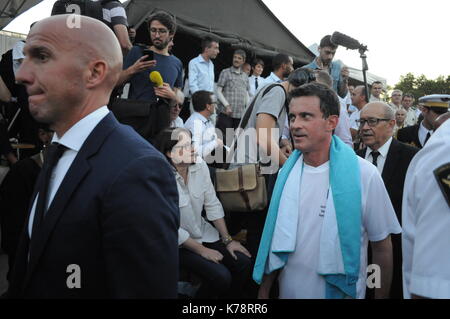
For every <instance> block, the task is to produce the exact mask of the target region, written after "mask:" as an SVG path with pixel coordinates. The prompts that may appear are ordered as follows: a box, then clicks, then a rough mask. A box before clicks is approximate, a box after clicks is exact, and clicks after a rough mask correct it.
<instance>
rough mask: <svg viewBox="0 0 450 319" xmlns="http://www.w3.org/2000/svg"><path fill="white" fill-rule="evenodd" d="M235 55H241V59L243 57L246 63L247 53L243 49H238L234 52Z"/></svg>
mask: <svg viewBox="0 0 450 319" xmlns="http://www.w3.org/2000/svg"><path fill="white" fill-rule="evenodd" d="M234 54H237V55H240V56H241V57H243V58H244V61H245V58H246V57H247V53H245V51H244V50H242V49H237V50H236V51H234V53H233V55H234Z"/></svg>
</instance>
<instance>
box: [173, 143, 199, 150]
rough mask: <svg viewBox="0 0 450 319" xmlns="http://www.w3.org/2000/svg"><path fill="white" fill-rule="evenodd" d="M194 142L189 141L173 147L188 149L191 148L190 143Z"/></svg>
mask: <svg viewBox="0 0 450 319" xmlns="http://www.w3.org/2000/svg"><path fill="white" fill-rule="evenodd" d="M193 144H194V142H192V141H191V142H190V143H188V144H184V145H175V146H174V147H173V148H174V149H176V148H181V149H183V150H185V151H188V150H190V149H191V148H192V145H193Z"/></svg>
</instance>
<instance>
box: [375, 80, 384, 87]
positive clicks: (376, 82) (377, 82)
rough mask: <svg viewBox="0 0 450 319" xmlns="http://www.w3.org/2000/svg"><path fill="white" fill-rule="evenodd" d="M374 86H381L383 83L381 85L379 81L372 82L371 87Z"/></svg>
mask: <svg viewBox="0 0 450 319" xmlns="http://www.w3.org/2000/svg"><path fill="white" fill-rule="evenodd" d="M375 84H381V86H383V83H381V82H380V81H374V82H373V83H372V86H374V85H375Z"/></svg>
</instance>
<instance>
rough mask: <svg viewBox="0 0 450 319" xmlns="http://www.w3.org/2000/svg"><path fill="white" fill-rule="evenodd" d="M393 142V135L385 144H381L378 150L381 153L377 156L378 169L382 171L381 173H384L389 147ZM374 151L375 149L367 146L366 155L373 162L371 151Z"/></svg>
mask: <svg viewBox="0 0 450 319" xmlns="http://www.w3.org/2000/svg"><path fill="white" fill-rule="evenodd" d="M391 143H392V137H390V138H389V139H388V140H387V142H386V143H384V144H383V146H381V147H380V148H379V149H378V152H380V155H378V158H377V169H378V172H380V174H382V173H383V169H384V164H385V163H386V157H387V154H388V152H389V147H391ZM372 151H373V150H372V149H371V148H370V147H367V150H366V156H365V157H364V158H365V159H366V160H368V161H369V162H370V163H372V162H373V157H372V154H370V153H372Z"/></svg>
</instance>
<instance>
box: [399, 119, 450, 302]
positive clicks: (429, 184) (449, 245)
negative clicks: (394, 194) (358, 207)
mask: <svg viewBox="0 0 450 319" xmlns="http://www.w3.org/2000/svg"><path fill="white" fill-rule="evenodd" d="M446 163H450V120H448V121H446V122H444V124H442V125H441V127H440V128H439V129H437V130H436V133H435V134H433V135H432V136H431V137H430V139H429V140H428V142H427V144H426V145H425V147H424V148H423V149H421V150H420V151H419V152H418V153H417V154H416V156H415V157H414V158H413V160H412V161H411V163H410V165H409V168H408V172H407V174H406V179H405V188H404V192H403V206H402V223H403V229H404V232H403V235H402V247H403V292H404V297H405V298H410V297H411V294H415V295H419V296H424V297H428V298H446V299H448V298H450V207H449V205H448V204H447V202H446V201H445V198H444V195H443V194H442V192H441V189H440V188H439V185H438V183H437V181H436V178H435V176H434V174H433V171H434V170H435V169H436V168H438V167H440V166H442V165H443V164H446Z"/></svg>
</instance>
